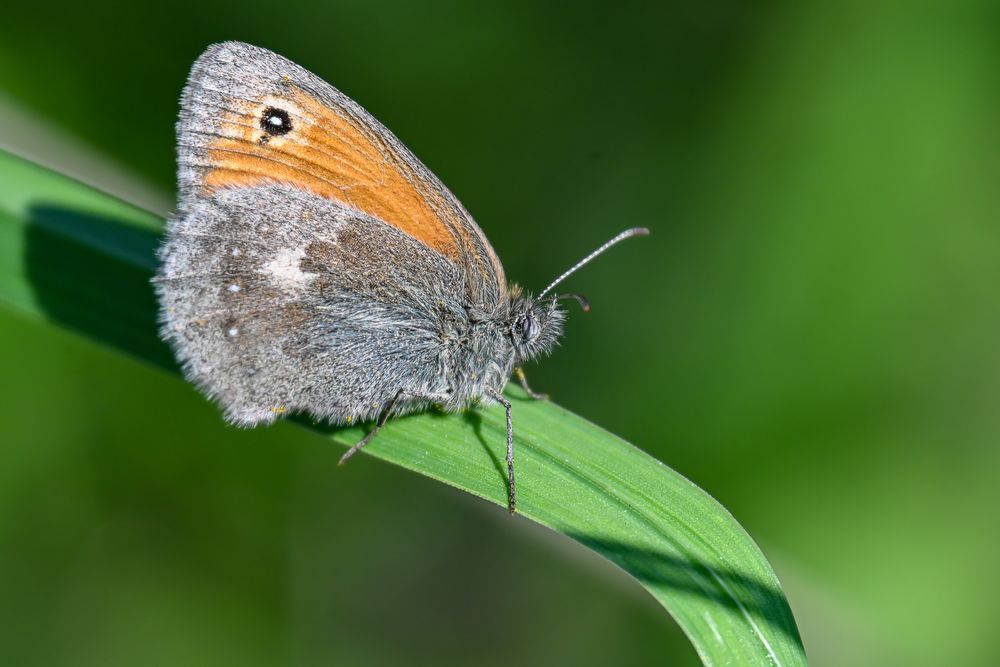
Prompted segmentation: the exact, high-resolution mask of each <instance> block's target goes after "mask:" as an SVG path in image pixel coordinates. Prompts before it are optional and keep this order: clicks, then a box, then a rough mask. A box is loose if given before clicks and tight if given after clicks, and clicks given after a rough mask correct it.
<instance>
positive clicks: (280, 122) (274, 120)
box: [267, 115, 285, 127]
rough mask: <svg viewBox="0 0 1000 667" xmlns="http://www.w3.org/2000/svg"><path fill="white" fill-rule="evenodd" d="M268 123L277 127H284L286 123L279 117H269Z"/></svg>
mask: <svg viewBox="0 0 1000 667" xmlns="http://www.w3.org/2000/svg"><path fill="white" fill-rule="evenodd" d="M267 122H268V123H270V124H271V125H274V126H276V127H281V126H282V125H284V124H285V121H284V120H283V119H282V118H281V116H277V115H275V116H271V117H269V118H268V119H267Z"/></svg>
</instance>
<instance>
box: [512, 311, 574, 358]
mask: <svg viewBox="0 0 1000 667" xmlns="http://www.w3.org/2000/svg"><path fill="white" fill-rule="evenodd" d="M565 319H566V313H565V311H563V310H562V309H561V308H559V306H558V302H557V300H556V299H553V298H546V299H537V300H536V299H533V298H532V297H530V296H525V297H520V298H518V299H516V300H515V301H514V305H513V308H512V309H511V318H510V337H511V340H512V341H513V344H514V355H515V362H516V364H520V363H522V362H524V361H528V360H529V359H534V358H535V357H537V356H539V355H541V354H548V353H549V352H551V351H552V348H553V347H555V345H556V343H558V342H559V338H560V337H561V336H562V332H563V321H564V320H565Z"/></svg>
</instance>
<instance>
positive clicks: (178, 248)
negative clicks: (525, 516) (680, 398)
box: [154, 42, 648, 512]
mask: <svg viewBox="0 0 1000 667" xmlns="http://www.w3.org/2000/svg"><path fill="white" fill-rule="evenodd" d="M177 152H178V163H179V166H178V184H179V195H178V210H177V213H176V215H174V216H173V217H172V218H171V219H170V221H169V223H168V228H167V239H166V242H165V243H164V245H163V247H162V248H161V251H160V256H161V258H162V261H163V263H162V266H161V268H160V271H159V273H158V274H157V276H156V278H154V282H155V284H156V288H157V293H158V295H159V299H160V306H161V320H162V335H163V337H164V338H165V339H166V340H167V341H168V342H169V343H170V344H171V346H172V347H173V349H174V351H175V353H176V354H177V357H178V359H179V360H180V361H181V362H182V364H183V367H184V372H185V374H186V376H187V377H188V379H190V380H191V381H192V382H194V383H195V384H196V385H198V387H200V388H201V389H202V390H203V391H204V392H205V393H206V394H207V395H208V396H209V397H210V398H212V399H213V400H215V401H217V402H218V403H219V404H220V405H221V406H222V408H223V410H224V411H225V416H226V419H227V420H229V421H230V422H232V423H234V424H238V425H240V426H254V425H257V424H261V423H271V422H273V421H274V420H275V419H277V418H278V417H279V416H281V415H283V414H286V413H293V412H305V413H308V414H309V415H311V416H313V417H314V418H316V419H321V420H327V421H329V422H331V423H337V424H340V423H351V422H354V421H365V420H372V419H375V420H376V423H375V427H374V428H373V429H372V430H371V432H370V433H369V434H368V435H367V436H366V437H365V438H364V439H363V440H361V441H360V442H358V443H357V444H356V445H355V446H354V447H352V448H351V449H350V450H349V451H348V452H347V453H346V454H344V456H343V458H342V459H341V462H342V463H343V462H344V461H346V460H347V459H348V458H349V457H350V456H351V455H352V454H354V453H355V452H357V451H358V450H359V449H361V448H362V447H363V446H364V445H365V444H366V443H367V442H368V441H369V440H371V438H372V436H374V435H375V433H377V432H378V430H379V429H380V428H381V427H382V426H383V425H384V424H385V423H386V420H387V419H388V418H389V417H390V416H392V415H398V414H405V413H409V412H413V411H417V410H423V409H425V408H427V407H428V406H430V405H439V406H441V407H442V408H444V409H445V410H452V411H454V410H461V409H463V408H466V407H468V406H469V405H472V404H476V403H478V402H481V401H486V402H493V401H495V402H497V403H500V404H501V405H503V406H504V408H505V409H506V411H507V467H508V498H509V503H508V505H509V508H510V511H511V512H513V511H514V509H515V504H516V494H515V486H514V439H513V426H512V421H511V404H510V402H509V401H508V400H507V399H505V398H504V397H503V394H502V391H503V388H504V385H505V384H506V383H507V380H508V378H509V377H510V375H511V373H512V372H515V370H516V372H517V375H518V378H519V379H520V380H521V382H522V384H524V386H525V389H526V390H527V391H528V392H529V393H530V394H531V395H532V396H535V397H539V396H538V395H537V394H534V392H531V390H530V389H529V388H528V387H527V382H526V381H525V379H524V374H523V372H521V371H520V365H521V364H522V363H523V362H525V361H527V360H529V359H531V358H533V357H536V356H538V355H539V354H541V353H543V352H548V351H550V350H551V348H552V347H553V346H554V345H555V343H556V341H557V340H558V338H559V336H560V335H561V333H562V323H563V320H564V318H565V313H564V312H563V311H562V310H561V309H559V308H558V301H559V300H560V299H563V298H574V299H577V300H578V301H579V302H580V303H581V304H582V305H583V306H584V308H585V309H586V308H587V307H588V306H587V302H586V300H585V299H583V297H581V296H579V295H577V294H565V295H552V296H546V295H547V294H548V293H549V292H550V290H552V288H554V287H555V285H556V284H558V283H559V282H561V281H562V280H563V279H564V278H565V277H567V276H568V275H569V274H570V273H572V272H573V271H575V270H576V269H578V268H579V267H580V266H583V265H584V264H585V263H587V262H588V261H590V260H591V259H593V258H594V257H595V256H597V255H598V254H600V253H601V252H603V251H604V250H606V249H607V248H609V247H610V246H612V245H614V244H615V243H617V242H618V241H621V240H622V239H625V238H628V237H630V236H636V235H642V234H646V233H648V232H647V230H645V229H630V230H627V231H625V232H622V233H621V234H619V235H618V236H616V237H615V238H613V239H612V240H611V241H609V242H608V243H606V244H604V245H603V246H601V247H600V248H599V249H598V250H596V251H595V252H594V253H592V254H591V255H589V256H588V257H586V258H585V259H584V260H582V261H581V262H579V263H578V264H577V265H576V266H574V267H573V268H572V269H570V270H569V271H567V272H566V273H564V274H563V275H562V276H560V277H559V278H558V279H557V280H555V281H554V282H553V283H552V284H551V285H549V287H547V288H546V289H545V290H544V291H542V293H541V294H539V296H537V297H532V296H531V295H528V294H524V293H522V292H521V290H520V289H519V288H517V287H516V286H508V284H507V281H506V279H505V278H504V273H503V267H502V266H501V264H500V260H499V259H498V258H497V256H496V253H494V252H493V248H492V247H490V243H489V241H487V239H486V237H485V235H484V234H483V232H482V230H480V229H479V227H478V226H477V225H476V223H475V221H474V220H473V219H472V216H470V215H469V213H468V212H467V211H466V210H465V209H464V208H463V207H462V205H461V204H460V203H459V202H458V200H457V199H456V198H455V196H454V195H452V194H451V192H449V191H448V190H447V188H445V187H444V185H442V183H441V182H440V181H439V180H438V179H437V178H436V177H435V176H434V174H432V173H431V172H430V171H429V170H428V169H427V168H426V167H424V165H423V164H421V163H420V161H419V160H417V158H416V157H414V155H413V154H412V153H410V151H409V150H407V149H406V147H405V146H403V145H402V144H401V143H400V142H399V140H398V139H396V137H395V136H393V134H392V133H391V132H389V130H387V129H386V128H385V127H383V126H382V125H381V124H380V123H379V122H378V121H376V120H375V119H374V118H372V117H371V116H370V115H369V114H368V113H367V112H366V111H365V110H364V109H362V108H361V107H360V106H358V105H357V104H356V103H354V102H353V101H351V100H350V99H348V98H347V97H346V96H344V95H343V94H341V93H340V92H339V91H337V90H336V89H335V88H333V87H332V86H330V85H329V84H327V83H326V82H324V81H322V80H321V79H319V78H318V77H316V76H314V75H313V74H310V73H309V72H307V71H306V70H304V69H302V68H301V67H299V66H298V65H296V64H294V63H292V62H291V61H289V60H286V59H285V58H282V57H281V56H278V55H276V54H274V53H271V52H270V51H267V50H265V49H261V48H257V47H254V46H250V45H249V44H242V43H239V42H226V43H223V44H217V45H214V46H212V47H210V48H209V49H208V50H207V51H206V52H205V53H204V54H202V56H201V57H200V58H198V60H197V61H196V62H195V64H194V67H193V68H192V70H191V75H190V78H189V79H188V83H187V87H186V88H185V89H184V94H183V96H182V99H181V113H180V121H179V122H178V124H177Z"/></svg>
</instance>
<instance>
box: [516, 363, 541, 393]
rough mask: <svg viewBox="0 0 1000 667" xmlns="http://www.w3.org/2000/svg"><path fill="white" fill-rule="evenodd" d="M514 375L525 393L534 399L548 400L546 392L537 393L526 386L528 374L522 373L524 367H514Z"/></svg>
mask: <svg viewBox="0 0 1000 667" xmlns="http://www.w3.org/2000/svg"><path fill="white" fill-rule="evenodd" d="M514 377H516V378H517V381H518V383H519V384H520V385H521V388H522V389H524V391H525V393H526V394H528V396H530V397H531V398H533V399H535V400H536V401H547V400H549V395H548V394H539V393H538V392H536V391H532V389H531V387H530V386H528V376H527V375H525V374H524V369H523V368H521V367H518V368H515V369H514Z"/></svg>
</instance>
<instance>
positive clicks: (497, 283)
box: [178, 42, 506, 311]
mask: <svg viewBox="0 0 1000 667" xmlns="http://www.w3.org/2000/svg"><path fill="white" fill-rule="evenodd" d="M178 160H179V188H180V196H179V199H180V207H181V213H183V212H184V210H185V209H186V208H187V207H188V206H189V205H190V204H191V203H192V202H195V201H197V200H198V199H199V198H201V197H204V196H206V195H207V194H208V193H211V192H215V191H219V190H223V189H226V188H233V187H257V186H260V185H264V184H274V183H281V184H286V185H291V186H294V187H298V188H301V189H303V190H306V191H308V192H310V193H312V194H314V195H316V196H319V197H323V198H325V199H328V200H330V201H333V202H336V203H337V204H339V205H341V206H343V207H346V208H348V209H353V210H356V211H358V212H359V213H362V214H365V215H368V216H371V217H373V218H376V219H379V220H382V221H383V222H385V223H387V224H389V225H391V226H393V227H395V228H397V229H399V230H400V231H401V232H403V233H404V234H406V235H408V236H410V237H411V238H413V239H415V240H417V241H418V242H420V243H422V244H424V245H425V246H427V247H428V248H431V249H432V250H434V251H435V252H437V253H439V254H440V255H442V256H444V257H445V258H447V259H448V260H450V261H451V262H453V263H454V264H456V265H457V266H458V267H459V269H460V273H461V278H462V281H463V283H464V287H465V291H466V294H467V298H468V300H469V303H470V304H473V305H476V306H478V307H481V308H482V309H484V310H486V311H491V310H492V309H493V308H495V307H496V306H497V305H498V304H499V303H501V302H502V300H503V298H504V296H505V292H506V282H505V280H504V275H503V268H502V266H501V264H500V261H499V259H498V258H497V256H496V254H495V252H494V251H493V248H492V247H491V246H490V244H489V241H487V239H486V237H485V235H484V234H483V232H482V230H480V229H479V227H478V226H477V225H476V223H475V221H474V220H473V219H472V217H471V216H470V215H469V213H468V212H467V211H466V210H465V209H464V208H463V207H462V205H461V203H459V201H458V199H456V198H455V196H454V195H452V194H451V192H449V191H448V189H447V188H446V187H445V186H444V185H443V184H442V183H441V182H440V181H439V180H438V179H437V177H435V176H434V174H432V173H431V172H430V170H428V169H427V168H426V167H425V166H424V165H423V164H421V162H420V161H419V160H418V159H417V158H416V157H415V156H414V155H413V154H412V153H411V152H410V151H409V150H408V149H407V148H406V147H405V146H403V145H402V143H401V142H400V141H399V140H398V139H397V138H396V137H395V136H394V135H393V134H392V133H391V132H390V131H389V130H388V129H386V128H385V127H384V126H383V125H382V124H381V123H379V122H378V121H377V120H375V119H374V118H373V117H372V116H371V115H370V114H369V113H368V112H366V111H365V110H364V109H363V108H361V106H360V105H358V104H356V103H355V102H353V101H352V100H351V99H349V98H348V97H347V96H345V95H343V94H342V93H341V92H340V91H338V90H336V89H335V88H334V87H333V86H331V85H329V84H328V83H326V82H325V81H323V80H322V79H320V78H319V77H317V76H315V75H313V74H311V73H310V72H308V71H306V70H305V69H303V68H301V67H299V66H298V65H296V64H295V63H293V62H291V61H290V60H287V59H286V58H283V57H281V56H279V55H277V54H275V53H272V52H270V51H268V50H266V49H261V48H258V47H255V46H251V45H249V44H243V43H240V42H226V43H222V44H217V45H214V46H212V47H210V48H209V49H208V50H207V51H206V52H205V53H204V54H202V56H201V57H200V58H198V60H197V61H196V62H195V64H194V66H193V68H192V71H191V76H190V78H189V80H188V84H187V87H186V89H185V91H184V94H183V97H182V103H181V116H180V122H179V123H178Z"/></svg>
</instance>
